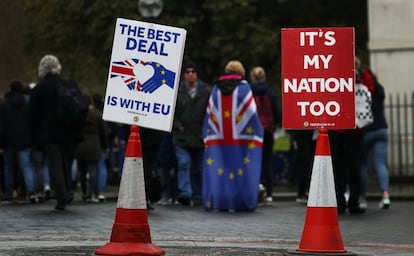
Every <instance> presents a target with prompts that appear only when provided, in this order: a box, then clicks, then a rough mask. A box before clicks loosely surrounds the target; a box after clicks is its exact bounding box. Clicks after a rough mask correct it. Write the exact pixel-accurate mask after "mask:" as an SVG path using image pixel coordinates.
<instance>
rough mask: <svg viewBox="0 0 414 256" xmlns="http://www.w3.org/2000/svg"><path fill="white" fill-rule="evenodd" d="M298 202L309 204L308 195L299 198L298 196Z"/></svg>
mask: <svg viewBox="0 0 414 256" xmlns="http://www.w3.org/2000/svg"><path fill="white" fill-rule="evenodd" d="M296 203H298V204H307V203H308V199H307V198H306V197H298V198H296Z"/></svg>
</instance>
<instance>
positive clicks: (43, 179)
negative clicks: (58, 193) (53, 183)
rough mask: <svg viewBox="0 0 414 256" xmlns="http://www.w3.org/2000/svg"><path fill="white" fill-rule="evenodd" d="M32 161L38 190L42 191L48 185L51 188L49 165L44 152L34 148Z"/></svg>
mask: <svg viewBox="0 0 414 256" xmlns="http://www.w3.org/2000/svg"><path fill="white" fill-rule="evenodd" d="M32 163H33V168H34V170H35V174H36V191H37V192H39V193H42V192H43V191H44V189H45V188H46V187H49V188H50V177H49V167H48V166H47V160H46V156H45V154H44V152H43V151H41V150H38V149H33V150H32Z"/></svg>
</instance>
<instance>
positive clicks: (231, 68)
mask: <svg viewBox="0 0 414 256" xmlns="http://www.w3.org/2000/svg"><path fill="white" fill-rule="evenodd" d="M224 72H229V73H234V74H238V75H241V76H242V77H245V74H246V72H245V69H244V67H243V64H242V63H241V62H240V61H238V60H231V61H229V62H227V64H226V66H225V68H224Z"/></svg>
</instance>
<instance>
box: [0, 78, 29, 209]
mask: <svg viewBox="0 0 414 256" xmlns="http://www.w3.org/2000/svg"><path fill="white" fill-rule="evenodd" d="M23 89H24V86H23V84H22V83H21V82H20V81H13V82H11V83H10V91H9V92H7V93H6V95H5V101H4V103H3V104H2V105H1V111H0V112H1V115H0V116H1V117H0V119H1V120H0V126H1V128H0V131H1V133H0V138H1V139H0V148H3V149H4V182H5V193H6V201H12V200H13V190H14V185H15V179H16V178H17V177H18V173H19V171H18V170H19V168H20V171H21V172H22V174H23V178H24V183H25V189H26V193H27V194H28V197H29V200H30V202H31V203H35V202H36V196H35V172H34V169H33V165H32V161H31V135H30V129H29V110H28V105H29V102H28V98H27V97H26V96H27V95H26V94H25V93H24V92H23ZM16 163H17V164H18V166H16ZM18 167H19V168H18Z"/></svg>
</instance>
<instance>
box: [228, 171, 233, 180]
mask: <svg viewBox="0 0 414 256" xmlns="http://www.w3.org/2000/svg"><path fill="white" fill-rule="evenodd" d="M229 179H231V180H233V179H234V173H233V172H231V173H230V174H229Z"/></svg>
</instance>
